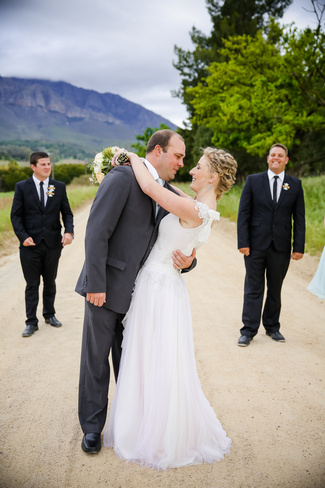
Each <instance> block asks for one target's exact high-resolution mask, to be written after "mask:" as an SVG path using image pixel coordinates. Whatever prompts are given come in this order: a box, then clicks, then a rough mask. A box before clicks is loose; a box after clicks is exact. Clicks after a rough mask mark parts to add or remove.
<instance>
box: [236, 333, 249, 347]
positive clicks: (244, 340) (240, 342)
mask: <svg viewBox="0 0 325 488" xmlns="http://www.w3.org/2000/svg"><path fill="white" fill-rule="evenodd" d="M251 340H253V337H247V336H245V335H242V336H240V338H239V339H238V346H242V347H246V346H249V344H250V342H251Z"/></svg>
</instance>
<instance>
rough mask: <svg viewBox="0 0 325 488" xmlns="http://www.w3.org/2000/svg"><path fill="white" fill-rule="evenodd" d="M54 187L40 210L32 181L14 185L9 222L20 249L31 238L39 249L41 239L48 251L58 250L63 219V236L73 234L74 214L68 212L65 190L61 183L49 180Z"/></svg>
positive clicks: (69, 210) (39, 203)
mask: <svg viewBox="0 0 325 488" xmlns="http://www.w3.org/2000/svg"><path fill="white" fill-rule="evenodd" d="M49 185H52V186H53V187H54V191H53V196H48V197H47V202H46V206H45V209H42V207H41V202H40V200H39V197H38V193H37V190H36V186H35V183H34V181H33V178H32V177H31V178H28V179H27V180H24V181H20V182H18V183H17V184H16V187H15V195H14V200H13V203H12V208H11V222H12V225H13V228H14V231H15V234H16V235H17V237H18V239H19V241H20V245H22V244H23V242H24V240H25V239H27V237H32V238H33V240H34V242H35V244H36V245H38V244H39V243H40V242H41V239H42V237H44V240H45V243H46V245H47V246H48V247H49V248H57V247H61V246H62V244H61V239H62V235H61V228H62V225H61V220H60V216H62V220H63V224H64V227H65V232H69V233H71V234H73V214H72V212H71V209H70V205H69V201H68V197H67V193H66V186H65V184H64V183H63V182H62V181H57V180H53V179H52V178H50V179H49Z"/></svg>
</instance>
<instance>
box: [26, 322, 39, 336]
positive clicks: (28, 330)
mask: <svg viewBox="0 0 325 488" xmlns="http://www.w3.org/2000/svg"><path fill="white" fill-rule="evenodd" d="M35 330H38V325H32V324H27V326H26V329H25V330H24V332H23V333H22V336H23V337H30V336H31V335H33V334H34V332H35Z"/></svg>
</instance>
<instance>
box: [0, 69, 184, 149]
mask: <svg viewBox="0 0 325 488" xmlns="http://www.w3.org/2000/svg"><path fill="white" fill-rule="evenodd" d="M161 123H162V124H166V125H168V126H169V127H170V128H171V129H176V126H175V124H173V123H172V122H170V121H169V120H167V119H165V118H163V117H161V116H160V115H157V114H155V113H154V112H151V111H150V110H147V109H145V108H144V107H142V106H141V105H138V104H136V103H133V102H130V101H128V100H126V99H125V98H122V97H120V96H119V95H114V94H112V93H98V92H96V91H94V90H85V89H83V88H78V87H76V86H73V85H71V84H69V83H65V82H63V81H59V82H54V81H48V80H37V79H35V80H33V79H22V78H5V77H1V76H0V141H1V142H3V141H6V142H7V141H8V142H9V141H14V140H42V141H49V142H58V143H66V144H74V145H78V146H81V147H83V148H85V149H88V150H91V151H94V150H97V149H102V148H103V147H106V146H110V145H119V146H125V147H129V145H130V144H131V143H133V142H135V141H136V135H138V134H142V132H143V131H144V130H145V129H146V128H147V127H160V124H161Z"/></svg>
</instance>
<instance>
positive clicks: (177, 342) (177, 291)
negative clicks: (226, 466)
mask: <svg viewBox="0 0 325 488" xmlns="http://www.w3.org/2000/svg"><path fill="white" fill-rule="evenodd" d="M196 209H197V211H198V212H199V215H200V217H201V218H203V221H202V224H201V225H200V226H199V227H196V228H194V229H188V228H184V227H182V226H181V224H180V222H179V219H178V217H176V216H175V215H172V214H168V215H167V216H166V217H165V218H164V219H163V220H162V221H161V223H160V226H159V235H158V239H157V241H156V244H155V245H154V247H153V249H152V251H151V253H150V255H149V257H148V259H147V261H146V263H145V265H144V266H143V268H142V269H141V270H140V272H139V274H138V277H137V280H136V285H135V290H134V294H133V297H132V301H131V305H130V308H129V311H128V313H127V315H126V317H125V319H124V326H125V330H124V337H123V344H122V347H123V353H122V360H121V365H120V371H119V376H118V381H117V385H116V391H115V395H114V398H113V403H112V406H111V409H110V413H109V418H108V423H107V425H106V428H105V432H104V446H110V447H111V446H112V447H113V448H114V451H115V453H116V455H117V456H118V457H119V458H121V459H125V460H127V461H132V462H136V463H139V464H141V465H145V466H148V467H152V468H156V469H167V468H175V467H179V466H187V465H192V464H200V463H203V462H207V463H212V462H214V461H220V460H221V459H222V458H223V457H224V455H225V454H229V452H230V446H231V440H230V439H229V438H228V437H227V435H226V432H225V431H224V430H223V428H222V426H221V424H220V422H219V420H218V419H217V417H216V414H215V413H214V410H213V408H212V407H211V406H210V404H209V402H208V400H207V399H206V398H205V396H204V393H203V391H202V388H201V385H200V381H199V378H198V374H197V370H196V363H195V356H194V345H193V336H192V321H191V311H190V303H189V298H188V293H187V289H186V285H185V282H184V280H183V277H182V275H181V274H180V273H179V272H178V271H177V270H175V269H174V267H173V260H172V251H173V250H175V249H180V250H182V251H183V252H184V254H187V255H190V254H191V252H192V249H193V247H196V248H198V247H200V246H201V245H202V244H203V243H204V242H206V241H207V239H208V237H209V234H210V230H211V224H212V221H213V220H217V219H219V213H218V212H215V211H213V210H210V209H209V208H208V207H207V206H206V205H205V204H202V203H198V202H197V204H196ZM198 299H199V297H198Z"/></svg>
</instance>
